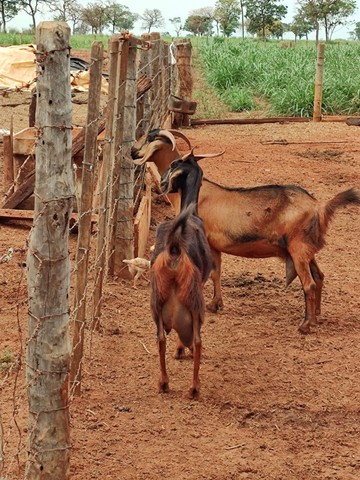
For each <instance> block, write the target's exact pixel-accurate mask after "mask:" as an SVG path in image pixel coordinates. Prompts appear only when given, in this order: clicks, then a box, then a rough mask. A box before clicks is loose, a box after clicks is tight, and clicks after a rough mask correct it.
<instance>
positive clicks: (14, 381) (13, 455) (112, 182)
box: [0, 40, 174, 478]
mask: <svg viewBox="0 0 360 480" xmlns="http://www.w3.org/2000/svg"><path fill="white" fill-rule="evenodd" d="M126 41H127V40H126ZM156 41H159V42H160V40H156ZM139 52H141V54H142V55H144V56H145V55H148V60H147V62H145V63H144V62H143V64H142V66H141V68H140V69H139V71H138V74H139V73H144V74H146V75H150V76H151V78H150V80H151V86H150V88H149V89H148V90H147V91H146V92H144V93H142V94H141V95H139V96H138V97H137V98H136V103H135V104H131V105H127V107H129V108H131V109H133V110H134V112H137V111H138V107H139V104H140V103H141V102H142V103H144V105H143V106H144V109H143V114H142V116H138V117H137V118H136V127H139V125H142V130H143V132H144V134H147V133H148V132H149V131H150V130H151V129H153V128H158V127H160V126H161V124H162V123H163V121H164V120H165V118H166V116H167V115H168V97H169V95H170V93H171V88H172V82H173V79H174V66H173V65H171V62H170V57H169V56H168V58H169V60H168V63H167V62H166V61H164V55H165V54H164V53H163V52H162V51H161V50H159V54H158V55H157V56H156V57H154V55H153V53H151V52H152V49H147V50H146V51H144V50H139ZM38 59H39V60H38V61H40V62H41V61H44V59H45V56H40V57H38ZM154 65H158V67H159V71H154ZM164 65H166V68H165V70H164ZM130 80H131V81H133V82H134V81H135V80H136V78H131V79H130ZM35 82H36V79H34V82H33V83H35ZM120 87H121V86H119V88H120ZM23 88H24V89H25V87H23ZM1 93H2V92H1V91H0V94H1ZM114 100H115V101H116V100H117V97H115V98H114V97H113V98H109V97H108V98H106V99H105V98H104V97H103V100H102V107H101V111H100V113H99V116H98V117H97V118H96V120H95V122H99V121H100V120H101V119H102V118H104V117H105V115H106V112H107V109H108V107H109V104H110V103H111V102H113V101H114ZM139 111H141V109H139ZM116 115H117V114H116ZM133 115H135V113H134V114H133ZM85 123H86V122H85ZM114 123H115V124H116V119H115V122H114ZM89 126H90V125H81V124H80V123H76V124H72V125H47V126H45V127H42V128H41V129H39V128H37V127H36V129H37V130H36V131H37V133H36V137H35V141H34V147H33V150H32V152H31V153H30V154H28V155H26V156H23V157H22V163H21V165H20V166H19V168H18V170H17V171H16V172H15V176H14V181H13V185H11V187H10V188H9V189H8V190H7V192H5V198H4V200H7V199H8V198H9V196H10V195H11V192H12V191H14V190H16V189H17V188H18V186H19V184H20V183H21V182H22V181H23V180H24V176H25V172H27V171H28V170H31V169H32V166H34V165H35V162H34V159H35V149H36V144H37V142H38V141H39V139H40V138H41V136H42V134H43V130H44V128H56V129H60V130H61V129H63V130H72V129H73V128H74V127H83V128H85V129H86V128H88V127H89ZM114 136H115V131H113V133H112V134H111V135H110V136H108V138H105V137H104V136H103V138H100V137H101V135H100V137H99V138H100V139H99V141H98V148H97V154H96V159H95V172H94V174H95V187H94V192H93V205H92V206H91V208H90V209H86V210H85V211H82V212H80V213H79V208H78V206H77V205H80V194H81V188H79V187H80V177H81V176H82V173H83V170H84V168H85V167H87V165H86V163H84V160H82V161H81V160H80V162H79V161H76V162H75V160H74V159H73V162H72V164H73V165H76V167H72V168H73V182H74V186H75V185H76V184H77V187H78V191H77V193H76V197H74V196H72V195H69V196H66V198H65V197H61V199H58V198H53V199H51V200H45V199H42V198H40V202H41V205H42V207H41V210H40V211H39V212H37V213H36V216H35V217H34V219H33V226H32V229H31V230H30V232H28V234H26V235H25V238H23V237H24V236H19V238H18V239H17V243H16V244H14V245H8V244H6V242H5V241H3V242H2V245H1V248H3V249H4V250H3V251H1V250H0V255H2V256H3V257H4V256H6V255H8V256H9V258H8V260H7V261H4V262H1V261H0V286H1V278H2V276H3V278H5V277H6V275H7V274H8V272H10V271H11V270H12V269H13V267H14V265H15V264H18V265H19V267H20V270H19V272H18V275H17V277H18V280H17V293H16V296H15V299H14V301H15V305H14V306H9V307H8V308H5V309H4V308H3V309H2V310H0V315H4V314H6V315H8V316H9V317H13V318H14V320H15V319H16V325H17V328H16V339H13V340H12V341H11V342H9V345H11V348H12V349H15V350H16V352H15V353H13V352H10V353H9V362H5V361H4V362H2V355H4V353H5V350H6V342H3V341H2V342H1V347H0V363H1V362H2V363H7V366H6V367H5V366H4V367H2V366H1V369H0V375H1V378H0V395H1V398H2V404H3V402H5V403H7V404H8V405H11V408H9V407H7V408H6V411H5V412H0V478H2V477H4V478H21V477H22V475H23V474H24V470H25V465H26V462H27V461H28V458H29V457H28V450H29V447H28V444H27V441H28V440H27V439H28V438H29V436H31V435H32V433H33V432H34V429H35V428H36V424H37V422H38V421H39V418H40V417H41V416H42V415H47V414H48V413H49V412H55V411H58V410H59V409H60V407H54V408H49V409H48V410H47V409H45V410H43V411H39V412H29V411H27V409H24V408H23V406H24V404H25V403H26V399H27V395H28V389H29V387H31V385H33V384H34V383H35V382H37V381H38V380H39V379H42V378H44V377H45V376H54V375H60V376H66V375H67V374H68V373H69V372H68V371H67V368H66V367H65V368H64V369H59V370H56V371H55V370H51V369H48V370H47V369H44V368H43V367H42V368H34V367H33V366H31V365H29V363H28V361H27V360H26V358H25V350H26V348H27V347H28V345H29V343H30V342H32V341H33V340H34V339H36V338H37V336H38V335H39V332H40V330H41V328H42V325H43V324H44V322H47V321H49V319H53V320H54V319H55V318H56V316H57V315H58V316H67V315H68V316H69V326H70V331H71V332H72V331H73V328H74V323H75V321H76V318H77V313H78V310H79V309H81V308H83V306H84V305H85V303H86V322H85V323H84V324H83V328H84V329H85V331H86V332H87V334H88V335H87V337H86V350H85V351H84V356H83V358H82V360H81V362H82V363H81V366H82V365H85V364H87V363H89V362H90V359H91V358H92V357H93V356H96V351H94V350H93V348H92V338H93V335H94V331H93V329H92V326H91V318H92V316H93V315H94V311H95V310H96V308H97V307H98V305H94V304H92V303H91V302H90V303H89V299H93V298H95V292H96V289H97V279H98V276H99V274H100V273H101V274H104V275H105V276H106V275H107V274H108V267H107V262H108V261H109V258H110V257H111V255H112V254H113V251H112V246H111V244H110V241H111V238H110V234H109V226H111V225H116V224H117V225H122V224H124V223H126V222H128V218H125V217H121V216H120V217H117V210H118V206H119V202H122V201H125V202H126V204H129V203H131V204H132V205H133V214H134V216H135V215H136V213H137V209H138V208H139V205H140V202H141V199H142V196H143V195H144V194H145V191H146V170H145V167H144V166H141V167H137V168H136V169H135V168H134V166H133V165H132V164H131V159H130V158H128V163H126V164H125V165H124V166H123V167H122V168H125V169H130V170H132V171H133V180H129V181H126V182H124V183H125V185H126V186H127V187H132V188H130V190H129V191H131V192H133V195H132V196H129V195H127V194H125V195H124V194H121V195H118V196H116V197H114V198H113V201H114V203H109V202H106V203H105V204H103V205H100V204H99V200H100V198H101V197H102V196H103V195H104V193H106V192H107V198H108V199H111V192H113V191H114V189H115V188H116V187H117V183H118V182H119V181H121V178H119V175H118V174H119V172H115V173H114V172H111V171H110V172H108V176H107V181H106V182H105V184H104V185H103V186H102V187H101V185H100V183H99V179H100V169H101V165H102V162H103V152H104V146H105V144H111V145H113V143H114ZM133 140H135V138H134V139H133ZM130 143H131V142H129V145H130ZM111 148H112V158H113V157H114V156H115V155H123V156H124V155H125V156H126V155H127V156H128V157H129V155H130V152H129V149H128V147H127V148H124V145H119V146H118V150H117V151H115V148H114V146H112V147H111ZM81 155H82V154H81ZM34 185H35V183H34ZM33 193H35V195H38V194H37V193H36V192H33ZM59 200H63V201H66V202H69V204H70V203H71V202H72V201H74V207H75V212H74V215H73V217H72V219H69V229H70V232H71V233H72V232H74V233H75V232H76V231H77V232H78V231H79V226H80V225H81V220H82V218H84V216H87V215H91V216H94V221H92V222H91V232H90V235H91V243H90V248H89V251H87V252H84V253H86V254H87V255H88V256H89V262H88V272H87V283H86V287H85V290H84V292H83V295H82V297H81V298H80V299H77V300H78V302H77V304H76V305H75V302H74V299H75V295H76V294H75V278H76V275H77V272H78V270H79V266H80V262H82V261H84V257H82V258H80V259H79V263H76V261H75V260H74V257H75V250H76V238H75V237H74V238H70V251H69V254H68V255H69V256H70V278H71V285H70V302H69V303H70V311H67V310H65V311H59V312H58V313H57V314H51V315H41V316H39V315H37V314H35V313H34V312H32V311H31V310H28V311H26V306H27V303H28V296H27V295H28V293H27V289H26V278H25V268H24V266H26V259H25V254H26V253H27V254H28V255H31V256H33V257H34V258H35V259H36V263H37V267H36V268H37V273H36V274H37V275H40V271H41V269H42V268H43V266H44V264H47V263H49V262H50V263H51V264H56V263H59V262H63V261H66V260H67V255H65V256H64V255H60V256H59V257H57V258H55V259H49V258H46V257H44V256H43V255H41V254H40V253H39V252H37V251H35V250H32V249H30V248H29V239H30V235H31V234H32V232H33V230H34V228H36V226H37V225H38V222H40V221H42V219H43V218H44V216H45V215H46V214H47V212H48V209H49V208H50V204H51V203H56V202H57V201H59ZM34 214H35V212H34ZM100 219H106V225H107V228H106V234H105V236H106V238H105V242H104V244H103V245H102V247H101V249H100V250H99V251H97V248H96V239H97V235H98V234H99V232H98V225H99V221H100ZM122 232H123V229H122V228H120V229H118V232H117V237H118V238H121V239H122V240H124V241H128V242H132V241H133V238H131V236H129V235H127V234H123V233H122ZM9 248H12V249H13V251H12V252H11V255H10V254H9ZM103 257H105V263H99V261H100V259H102V258H103ZM121 268H122V269H125V268H126V266H125V267H121ZM101 300H102V297H100V299H99V301H100V302H101ZM25 319H27V320H28V321H29V322H30V321H31V322H32V323H33V329H32V335H31V336H30V337H28V336H27V334H26V333H25V332H26V328H27V327H26V323H27V322H26V321H25ZM24 337H25V338H26V340H25V339H24ZM75 346H76V345H75ZM73 348H74V345H73ZM30 373H31V375H30ZM75 387H76V385H70V390H69V396H68V402H67V403H66V404H65V405H64V406H63V407H61V409H68V408H69V407H70V405H71V403H72V402H73V401H74V396H75ZM28 414H29V415H30V417H31V420H30V421H29V418H28V417H27V415H28ZM24 433H26V435H24ZM70 448H71V445H68V444H66V443H65V444H63V445H60V446H59V447H56V449H65V450H68V449H70ZM36 460H37V456H36V455H35V453H34V452H32V461H36Z"/></svg>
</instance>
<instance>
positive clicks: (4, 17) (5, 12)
mask: <svg viewBox="0 0 360 480" xmlns="http://www.w3.org/2000/svg"><path fill="white" fill-rule="evenodd" d="M18 12H19V7H18V2H17V1H16V0H0V14H1V18H0V31H3V32H4V33H6V23H7V22H9V21H10V20H12V19H13V18H14V17H16V15H17V14H18Z"/></svg>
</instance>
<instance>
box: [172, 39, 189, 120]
mask: <svg viewBox="0 0 360 480" xmlns="http://www.w3.org/2000/svg"><path fill="white" fill-rule="evenodd" d="M191 53H192V46H191V43H190V42H189V41H184V42H180V43H177V44H176V66H177V70H178V82H179V86H178V93H177V96H178V97H180V98H183V99H184V100H191V98H192V90H193V78H192V72H191ZM174 125H175V126H177V127H181V126H184V127H189V126H190V117H189V115H187V114H185V113H175V115H174Z"/></svg>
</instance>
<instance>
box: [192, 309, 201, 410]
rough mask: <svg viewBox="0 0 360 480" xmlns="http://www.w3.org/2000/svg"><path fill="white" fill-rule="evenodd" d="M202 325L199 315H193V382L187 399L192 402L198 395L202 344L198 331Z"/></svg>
mask: <svg viewBox="0 0 360 480" xmlns="http://www.w3.org/2000/svg"><path fill="white" fill-rule="evenodd" d="M201 324H202V317H201V315H200V314H195V315H194V320H193V334H194V339H193V357H194V370H193V382H192V386H191V388H190V390H189V398H190V399H193V400H198V399H199V395H200V377H199V371H200V361H201V349H202V342H201V336H200V329H201Z"/></svg>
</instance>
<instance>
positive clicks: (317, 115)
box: [313, 43, 325, 122]
mask: <svg viewBox="0 0 360 480" xmlns="http://www.w3.org/2000/svg"><path fill="white" fill-rule="evenodd" d="M324 52H325V44H324V43H319V44H318V47H317V60H316V77H315V94H314V113H313V121H314V122H321V105H322V89H323V74H324Z"/></svg>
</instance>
